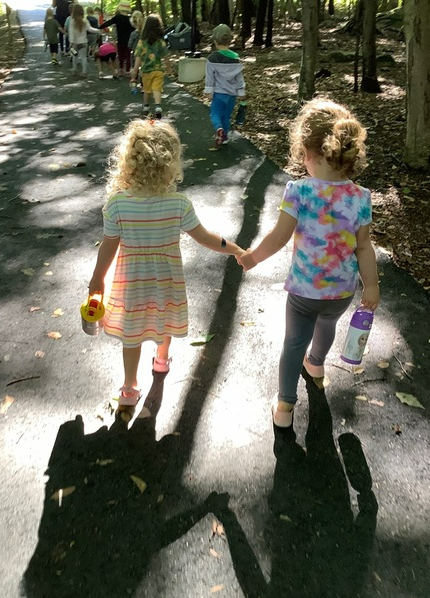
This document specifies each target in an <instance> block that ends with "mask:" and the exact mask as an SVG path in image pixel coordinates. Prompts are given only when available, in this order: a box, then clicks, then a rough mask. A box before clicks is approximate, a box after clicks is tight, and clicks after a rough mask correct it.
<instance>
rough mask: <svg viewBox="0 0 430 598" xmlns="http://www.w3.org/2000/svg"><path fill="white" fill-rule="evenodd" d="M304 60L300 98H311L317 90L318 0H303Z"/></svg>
mask: <svg viewBox="0 0 430 598" xmlns="http://www.w3.org/2000/svg"><path fill="white" fill-rule="evenodd" d="M302 23H303V34H302V62H301V65H300V79H299V91H298V100H299V102H303V101H304V100H310V99H311V98H312V96H313V95H314V90H315V65H316V60H317V48H318V0H302Z"/></svg>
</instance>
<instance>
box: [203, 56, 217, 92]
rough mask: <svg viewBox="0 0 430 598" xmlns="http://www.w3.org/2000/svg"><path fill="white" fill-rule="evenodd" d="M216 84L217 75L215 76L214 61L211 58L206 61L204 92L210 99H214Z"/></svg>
mask: <svg viewBox="0 0 430 598" xmlns="http://www.w3.org/2000/svg"><path fill="white" fill-rule="evenodd" d="M214 85H215V77H214V69H213V66H212V63H211V62H209V60H208V61H207V62H206V74H205V89H204V91H203V93H205V94H206V95H207V97H208V100H210V101H211V100H212V97H213V93H214Z"/></svg>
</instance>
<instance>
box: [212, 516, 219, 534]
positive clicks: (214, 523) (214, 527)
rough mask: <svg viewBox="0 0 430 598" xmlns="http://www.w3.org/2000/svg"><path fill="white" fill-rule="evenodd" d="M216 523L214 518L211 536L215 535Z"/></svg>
mask: <svg viewBox="0 0 430 598" xmlns="http://www.w3.org/2000/svg"><path fill="white" fill-rule="evenodd" d="M217 525H218V521H217V520H216V519H214V520H213V521H212V536H215V534H216V528H217Z"/></svg>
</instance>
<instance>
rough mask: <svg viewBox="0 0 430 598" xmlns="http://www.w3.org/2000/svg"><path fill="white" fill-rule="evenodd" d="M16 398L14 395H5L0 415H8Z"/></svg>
mask: <svg viewBox="0 0 430 598" xmlns="http://www.w3.org/2000/svg"><path fill="white" fill-rule="evenodd" d="M14 400H15V399H14V398H13V397H10V396H9V395H6V396H5V398H4V399H3V403H2V404H1V406H0V415H6V413H7V410H8V409H9V407H10V406H11V405H12V403H13V402H14Z"/></svg>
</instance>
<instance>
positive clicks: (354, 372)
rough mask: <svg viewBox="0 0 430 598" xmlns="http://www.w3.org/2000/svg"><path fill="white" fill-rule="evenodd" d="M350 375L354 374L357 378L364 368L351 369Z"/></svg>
mask: <svg viewBox="0 0 430 598" xmlns="http://www.w3.org/2000/svg"><path fill="white" fill-rule="evenodd" d="M352 373H353V374H354V376H358V375H359V374H363V373H364V368H363V367H362V366H361V365H359V366H357V367H354V368H352Z"/></svg>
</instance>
